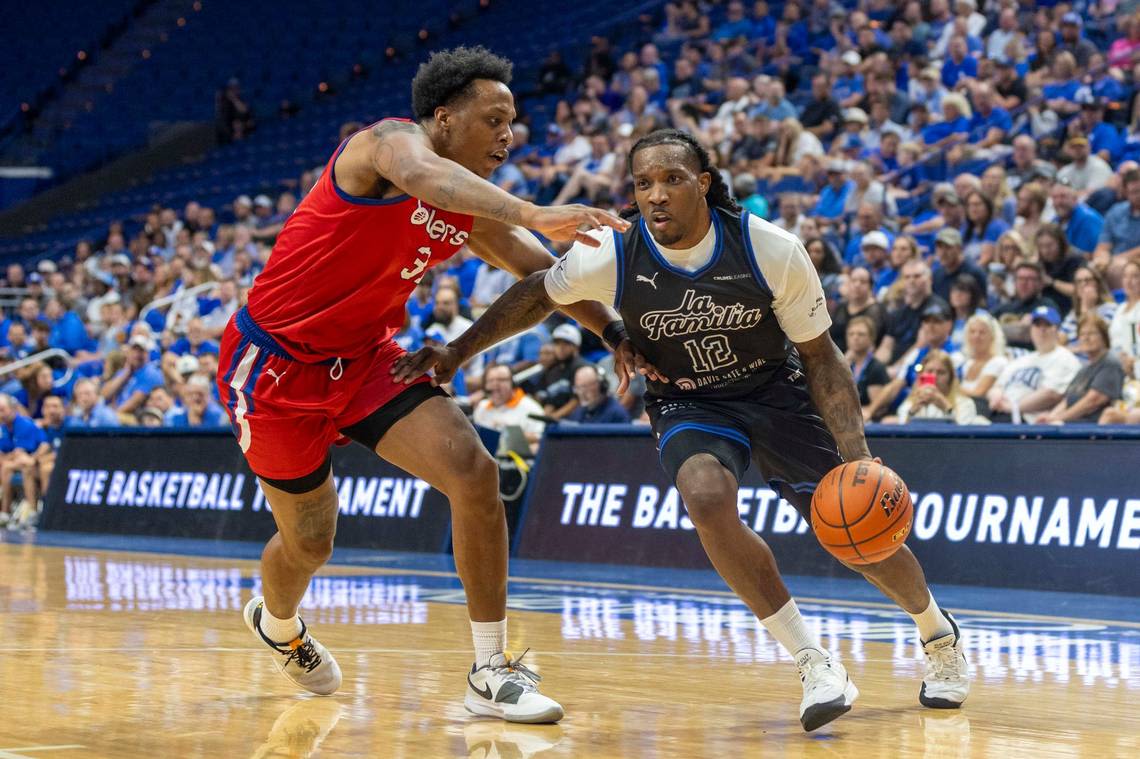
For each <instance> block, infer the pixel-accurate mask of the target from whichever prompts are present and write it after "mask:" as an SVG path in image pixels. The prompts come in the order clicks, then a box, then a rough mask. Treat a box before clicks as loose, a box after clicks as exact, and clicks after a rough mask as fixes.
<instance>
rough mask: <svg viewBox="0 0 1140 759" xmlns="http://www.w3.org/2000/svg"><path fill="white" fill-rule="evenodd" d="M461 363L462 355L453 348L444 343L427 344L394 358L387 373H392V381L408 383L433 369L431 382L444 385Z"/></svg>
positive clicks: (449, 380)
mask: <svg viewBox="0 0 1140 759" xmlns="http://www.w3.org/2000/svg"><path fill="white" fill-rule="evenodd" d="M462 363H463V361H462V357H461V356H460V355H459V352H458V351H456V350H455V349H454V348H451V347H448V346H446V345H427V346H424V347H423V348H420V349H419V350H418V351H416V352H415V353H405V354H404V355H403V356H401V357H400V358H398V359H396V363H394V364H392V368H391V369H389V370H388V373H389V374H391V375H392V380H393V381H394V382H403V383H404V384H405V385H408V384H411V383H412V381H413V380H415V379H417V378H419V377H420V376H421V375H424V374H427V373H428V372H430V371H432V370H433V369H434V370H435V371H434V373H433V374H432V380H431V382H432V384H433V385H444V384H446V383H448V382H451V380H452V379H453V378H454V377H455V373H456V372H457V371H458V370H459V365H460V364H462Z"/></svg>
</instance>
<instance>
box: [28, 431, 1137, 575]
mask: <svg viewBox="0 0 1140 759" xmlns="http://www.w3.org/2000/svg"><path fill="white" fill-rule="evenodd" d="M868 438H869V440H870V445H871V449H872V451H873V452H874V454H875V455H877V456H881V457H882V458H883V460H884V462H886V463H887V464H889V465H890V466H891V467H892V468H894V469H895V470H896V471H898V472H899V474H900V475H902V477H903V478H904V479H905V480H906V482H907V484H908V485H909V486H910V489H911V492H912V496H913V499H914V504H915V520H914V527H913V530H912V534H911V537H910V538H909V539H908V545H909V546H910V547H911V549H912V550H913V551H914V552H915V553H916V554H917V555H918V556H919V558H920V559H921V560H922V563H923V566H924V567H925V569H926V572H927V575H928V577H929V579H930V580H931V581H932V582H936V583H937V582H952V583H960V584H974V585H988V586H999V587H1016V588H1035V589H1045V590H1063V591H1075V592H1092V593H1109V594H1115V595H1134V596H1140V431H1138V430H1136V429H1135V428H1112V427H1095V426H1088V427H1065V428H1055V427H1043V428H1037V427H1024V426H1022V427H1012V426H1000V425H995V426H993V427H986V428H951V427H945V426H941V425H936V426H931V427H925V428H923V427H905V428H900V427H871V428H869V430H868ZM333 464H334V476H335V477H336V484H337V488H338V492H339V494H340V496H341V519H340V523H339V528H338V535H337V542H338V544H341V545H346V546H357V547H367V548H377V549H387V550H406V551H445V550H447V547H448V544H449V538H450V518H449V514H448V509H447V502H446V499H445V498H444V497H443V496H442V494H440V493H438V492H437V491H435V490H433V489H431V488H429V487H427V485H426V484H425V483H423V482H421V481H418V480H416V479H415V478H412V477H410V476H409V475H407V474H405V473H403V472H402V471H400V470H398V469H396V468H395V467H392V466H391V465H389V464H387V463H385V462H382V461H379V460H378V459H376V458H375V457H374V456H372V455H371V454H370V453H369V452H367V451H365V450H363V449H362V448H360V447H359V446H349V447H346V448H336V449H335V450H334V452H333ZM737 505H738V508H739V510H740V513H741V518H742V519H743V520H744V521H745V522H746V523H747V524H749V525H750V526H751V527H752V528H753V529H755V530H756V531H757V532H758V533H759V534H760V535H762V536H763V537H764V539H765V540H767V541H768V543H769V544H770V545H771V546H772V549H773V551H774V552H775V554H776V557H777V560H778V561H779V563H780V566H781V568H782V569H783V570H784V571H785V572H789V573H797V574H808V575H823V576H827V575H843V574H847V572H848V570H846V569H845V568H843V567H842V566H840V565H839V564H838V563H837V562H835V561H834V560H832V559H831V558H830V557H829V556H828V555H827V554H826V553H825V552H824V551H823V549H822V548H820V546H819V545H818V544H817V543H816V541H815V538H814V537H813V536H812V534H811V533H810V531H809V529H808V526H807V524H806V522H804V521H803V520H802V519H801V518H800V517H799V515H798V514H797V513H796V512H795V510H794V509H792V507H791V506H789V505H788V504H787V503H786V502H783V501H781V500H779V499H778V498H777V497H776V496H775V494H774V493H773V492H772V491H771V490H770V489H768V488H767V486H766V485H765V484H764V483H763V482H762V481H761V480H760V478H759V476H758V475H757V473H756V472H755V471H752V470H750V471H749V472H748V473H747V474H746V475H745V477H744V481H743V482H742V483H741V485H740V491H739V495H738V499H737ZM43 528H44V529H47V530H69V531H86V532H108V533H114V534H127V535H171V536H178V537H198V538H213V539H232V540H261V539H265V538H267V537H269V536H270V535H271V534H272V533H273V524H272V515H271V514H270V513H269V511H268V508H267V506H266V504H265V501H264V499H263V498H262V496H261V493H260V488H259V487H258V485H257V482H256V478H254V477H253V476H252V474H251V473H250V472H249V470H248V468H246V466H245V462H244V460H243V459H242V458H241V455H240V452H239V451H238V448H237V446H236V445H234V444H233V438H232V436H230V435H229V434H228V432H198V433H195V432H176V431H139V430H137V429H136V430H127V429H124V430H106V431H98V430H93V431H84V432H80V433H76V434H69V435H68V436H67V437H66V439H65V441H64V445H63V449H62V450H61V452H60V458H59V464H58V466H57V468H56V472H55V475H54V477H53V479H52V482H51V486H50V487H49V490H48V498H47V503H46V508H45V513H44V516H43ZM513 547H514V553H515V554H516V555H517V556H520V557H524V558H543V559H560V560H566V561H575V562H598V563H607V564H630V565H637V566H647V567H654V566H660V567H685V568H707V567H709V564H708V560H707V559H706V558H705V556H704V553H703V551H702V549H701V546H700V542H699V540H698V539H697V536H696V534H695V533H694V530H693V528H692V524H691V523H690V522H689V520H688V519H687V518H686V516H685V510H684V506H683V505H682V503H681V501H680V499H679V497H678V496H677V493H676V490H675V489H674V488H672V487H671V485H670V483H669V482H668V481H667V480H666V478H665V475H664V473H663V471H662V470H661V468H660V466H659V464H658V461H657V452H656V450H655V447H654V443H653V440H652V437H651V436H650V434H649V431H648V429H647V428H645V427H633V426H630V427H625V426H622V427H615V426H605V427H593V426H583V427H571V426H566V425H562V426H559V427H554V428H551V429H550V430H548V432H547V435H546V436H545V438H544V439H543V442H542V448H541V450H540V453H539V457H538V461H537V462H536V465H535V467H534V468H533V469H532V471H531V473H530V482H529V485H528V487H527V491H526V493H525V495H524V497H523V498H522V501H521V514H520V515H519V520H518V526H517V528H516V530H515V531H514V536H513Z"/></svg>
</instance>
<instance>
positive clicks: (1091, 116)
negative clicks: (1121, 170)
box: [1069, 93, 1124, 164]
mask: <svg viewBox="0 0 1140 759" xmlns="http://www.w3.org/2000/svg"><path fill="white" fill-rule="evenodd" d="M1079 99H1080V100H1081V115H1080V117H1079V118H1078V119H1076V120H1075V121H1073V122H1070V124H1069V130H1070V133H1074V132H1078V131H1079V132H1083V133H1084V134H1086V135H1088V139H1089V148H1090V149H1091V150H1092V152H1093V154H1094V155H1096V156H1098V157H1100V158H1101V159H1103V160H1104V161H1106V162H1107V163H1109V164H1115V163H1117V162H1118V161H1119V160H1120V157H1121V155H1122V154H1123V153H1124V139H1123V138H1122V137H1121V136H1120V130H1119V129H1117V128H1116V126H1114V125H1113V124H1109V123H1108V122H1106V121H1105V120H1104V107H1105V101H1104V99H1103V98H1099V97H1096V96H1095V95H1093V94H1091V93H1083V96H1079Z"/></svg>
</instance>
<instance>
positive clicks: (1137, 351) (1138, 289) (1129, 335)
mask: <svg viewBox="0 0 1140 759" xmlns="http://www.w3.org/2000/svg"><path fill="white" fill-rule="evenodd" d="M1123 284H1124V302H1123V303H1121V304H1120V307H1119V308H1117V309H1116V313H1115V314H1114V315H1113V317H1112V324H1111V325H1110V326H1109V328H1108V335H1109V339H1110V341H1111V347H1112V352H1113V353H1115V354H1116V357H1117V358H1118V359H1120V364H1121V366H1123V367H1124V373H1125V375H1127V376H1129V377H1137V376H1138V375H1137V374H1136V369H1137V364H1138V362H1137V361H1136V359H1137V358H1140V263H1137V262H1136V261H1129V262H1128V263H1126V264H1125V265H1124V273H1123Z"/></svg>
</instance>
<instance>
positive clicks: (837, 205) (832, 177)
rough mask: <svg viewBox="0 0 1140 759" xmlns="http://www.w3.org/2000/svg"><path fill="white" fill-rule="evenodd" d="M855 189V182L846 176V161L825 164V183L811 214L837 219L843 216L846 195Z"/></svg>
mask: <svg viewBox="0 0 1140 759" xmlns="http://www.w3.org/2000/svg"><path fill="white" fill-rule="evenodd" d="M854 189H855V182H853V181H852V180H850V179H848V178H847V162H846V161H838V160H833V161H831V162H829V163H828V164H827V184H826V185H824V187H823V190H822V191H820V193H819V202H818V203H816V204H815V208H814V209H813V210H812V214H811V215H812V216H822V217H823V218H825V219H831V220H833V221H834V220H838V219H839V218H841V217H842V216H843V207H844V206H845V205H846V203H847V196H848V195H850V194H851V192H852V191H853V190H854Z"/></svg>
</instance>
